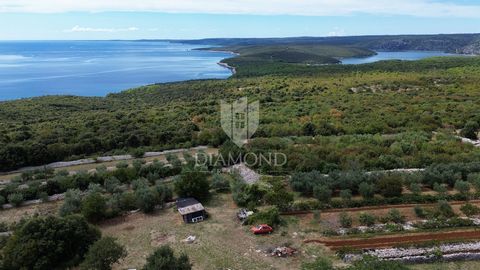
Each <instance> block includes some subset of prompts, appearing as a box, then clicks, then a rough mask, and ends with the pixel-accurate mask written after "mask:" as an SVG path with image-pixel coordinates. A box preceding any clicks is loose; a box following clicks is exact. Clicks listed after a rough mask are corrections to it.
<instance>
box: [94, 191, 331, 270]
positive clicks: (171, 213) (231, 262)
mask: <svg viewBox="0 0 480 270" xmlns="http://www.w3.org/2000/svg"><path fill="white" fill-rule="evenodd" d="M206 209H207V211H208V213H209V214H210V217H209V219H208V220H206V221H204V222H201V223H198V224H184V223H183V221H182V219H181V217H180V215H179V214H178V213H177V212H176V211H175V210H174V208H169V209H166V210H163V211H159V212H157V213H155V214H153V215H145V214H142V213H136V214H132V215H128V216H126V217H122V218H118V219H114V220H110V221H108V222H106V223H105V224H102V225H100V227H101V230H102V232H103V233H104V234H105V235H110V236H113V237H116V238H118V239H119V242H120V243H122V244H123V245H125V247H126V248H127V251H128V256H127V257H126V258H125V260H124V261H123V262H121V263H120V264H119V265H117V266H116V267H115V269H125V268H140V267H141V266H142V265H143V264H144V262H145V259H146V256H147V255H148V254H149V253H151V252H153V250H154V249H155V247H157V246H160V245H163V244H169V245H171V246H172V247H173V248H174V249H175V250H177V251H179V252H185V253H187V254H188V256H189V257H190V259H191V261H192V262H193V265H194V269H299V266H300V264H301V261H302V260H307V259H308V260H312V259H313V256H321V255H324V251H322V250H323V248H322V247H320V246H314V245H304V244H303V242H302V241H303V237H300V235H298V234H297V235H296V234H294V232H295V230H294V227H295V225H293V224H291V225H290V226H289V228H285V227H283V228H281V229H280V230H279V231H277V232H275V233H274V234H272V235H268V236H254V235H251V234H250V233H249V232H248V228H247V227H244V226H241V225H240V224H239V223H238V222H237V220H236V217H235V213H236V211H237V210H238V208H237V207H236V206H235V205H234V203H233V202H232V201H231V199H230V195H225V196H221V197H220V198H217V199H215V201H213V202H211V203H210V204H207V205H206ZM189 235H194V236H196V241H195V243H193V244H187V243H185V242H184V241H182V240H183V239H185V238H187V237H188V236H189ZM287 242H288V243H290V244H291V245H292V246H293V247H295V248H298V249H299V250H301V252H299V254H297V255H296V256H295V257H291V258H276V257H271V256H270V255H269V254H266V253H265V250H266V249H268V248H271V247H277V246H282V245H285V243H287Z"/></svg>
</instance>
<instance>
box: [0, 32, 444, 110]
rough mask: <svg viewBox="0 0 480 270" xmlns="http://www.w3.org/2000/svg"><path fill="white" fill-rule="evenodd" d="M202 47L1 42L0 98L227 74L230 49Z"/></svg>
mask: <svg viewBox="0 0 480 270" xmlns="http://www.w3.org/2000/svg"><path fill="white" fill-rule="evenodd" d="M203 46H204V45H203ZM200 47H202V46H200V45H198V46H196V45H186V44H180V43H169V42H160V41H4V42H0V101H2V100H12V99H18V98H26V97H36V96H43V95H78V96H105V95H107V94H108V93H114V92H119V91H122V90H126V89H129V88H133V87H137V86H142V85H146V84H153V83H162V82H174V81H183V80H193V79H212V78H217V79H225V78H228V77H229V76H231V71H230V70H228V69H226V68H224V67H221V66H219V65H218V64H217V63H218V62H220V60H222V59H224V58H229V57H232V54H230V53H225V52H212V51H202V50H195V49H196V48H200ZM448 55H451V54H447V53H443V52H419V51H406V52H378V54H377V55H375V56H371V57H365V58H345V59H342V63H343V64H363V63H371V62H376V61H380V60H389V59H400V60H418V59H422V58H427V57H433V56H448Z"/></svg>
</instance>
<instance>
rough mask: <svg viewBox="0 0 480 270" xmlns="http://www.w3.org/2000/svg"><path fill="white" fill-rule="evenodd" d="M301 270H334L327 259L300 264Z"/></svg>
mask: <svg viewBox="0 0 480 270" xmlns="http://www.w3.org/2000/svg"><path fill="white" fill-rule="evenodd" d="M301 270H335V268H333V265H332V262H331V261H330V260H328V259H327V258H323V257H321V258H317V259H315V261H314V262H310V263H302V267H301Z"/></svg>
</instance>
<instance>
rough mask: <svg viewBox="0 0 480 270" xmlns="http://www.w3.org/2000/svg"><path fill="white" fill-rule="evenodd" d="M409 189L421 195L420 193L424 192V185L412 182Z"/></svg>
mask: <svg viewBox="0 0 480 270" xmlns="http://www.w3.org/2000/svg"><path fill="white" fill-rule="evenodd" d="M409 189H410V191H411V192H412V193H413V194H415V195H420V193H421V192H422V186H421V185H420V184H418V183H415V182H413V183H411V184H410V188H409Z"/></svg>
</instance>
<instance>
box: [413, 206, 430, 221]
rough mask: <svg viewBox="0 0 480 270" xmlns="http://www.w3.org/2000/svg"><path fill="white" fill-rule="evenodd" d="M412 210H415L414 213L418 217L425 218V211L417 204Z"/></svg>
mask: <svg viewBox="0 0 480 270" xmlns="http://www.w3.org/2000/svg"><path fill="white" fill-rule="evenodd" d="M413 210H414V211H415V215H416V216H417V217H419V218H425V217H426V216H427V215H426V213H425V210H424V209H423V208H422V207H420V206H418V205H417V206H415V207H414V208H413Z"/></svg>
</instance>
